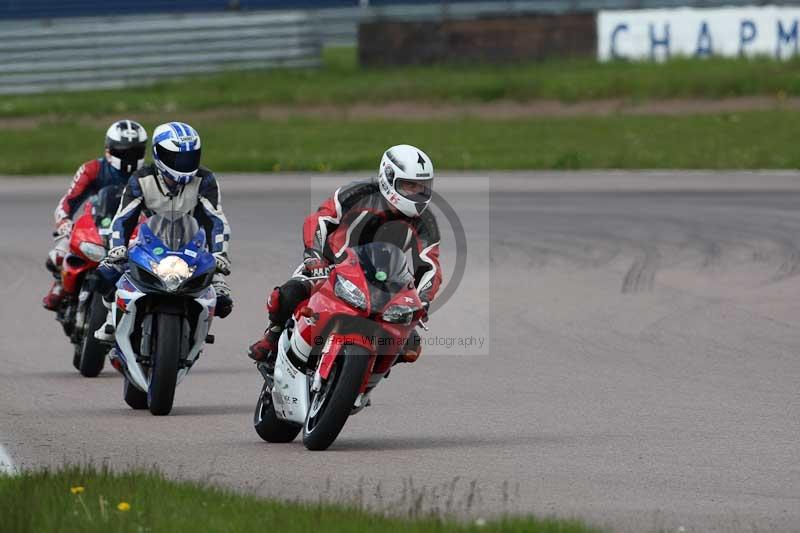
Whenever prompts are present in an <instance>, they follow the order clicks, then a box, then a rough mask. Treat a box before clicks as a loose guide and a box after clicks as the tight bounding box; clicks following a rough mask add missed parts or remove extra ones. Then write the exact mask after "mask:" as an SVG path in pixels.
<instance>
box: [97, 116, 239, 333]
mask: <svg viewBox="0 0 800 533" xmlns="http://www.w3.org/2000/svg"><path fill="white" fill-rule="evenodd" d="M200 155H201V142H200V135H199V134H198V133H197V131H196V130H195V129H194V128H192V127H191V126H189V125H188V124H185V123H183V122H168V123H166V124H161V125H160V126H158V127H157V128H156V129H155V131H154V132H153V163H152V164H150V165H145V166H144V167H142V168H141V169H139V170H138V171H137V172H135V173H134V174H133V175H132V176H131V177H130V179H129V180H128V184H127V186H126V187H125V191H124V192H123V194H122V201H121V203H120V205H119V210H118V211H117V214H116V216H114V220H113V222H112V223H111V229H112V234H111V243H110V246H111V249H110V250H109V252H108V255H107V257H106V259H105V260H104V261H103V263H101V264H100V267H99V268H98V274H99V275H100V277H101V279H102V282H101V290H102V291H103V292H104V293H105V295H106V303H107V306H108V307H109V309H110V306H111V298H112V297H113V292H114V291H113V289H114V284H116V282H117V280H118V279H119V277H120V276H121V274H122V271H123V270H124V268H123V265H124V261H125V259H126V258H127V256H128V240H129V239H130V236H131V233H133V230H134V228H135V227H136V225H137V223H138V220H139V215H140V214H142V213H144V214H145V215H146V216H152V215H156V214H163V213H169V212H172V211H178V212H181V213H184V214H191V215H192V216H194V218H196V219H197V221H198V222H199V223H200V226H201V227H203V228H205V230H206V237H207V242H208V245H209V248H210V251H211V252H212V253H213V254H214V258H215V259H216V260H217V274H216V275H215V276H214V280H213V282H212V284H213V286H214V289H215V290H216V293H217V306H216V309H215V315H216V316H218V317H220V318H225V317H226V316H228V315H229V314H230V312H231V310H232V309H233V300H232V299H231V291H230V288H229V287H228V284H227V283H226V282H225V276H227V275H229V274H230V269H231V262H230V260H229V259H228V242H229V241H230V226H229V225H228V220H227V219H226V218H225V214H224V213H223V212H222V201H221V199H222V194H221V193H220V190H219V185H218V183H217V179H216V177H215V176H214V174H213V173H212V172H211V171H210V170H209V169H207V168H205V167H203V166H201V165H200ZM113 331H114V321H113V316H111V313H109V318H108V319H107V320H106V324H103V326H102V327H101V328H100V329H99V330H97V332H95V337H96V338H98V339H100V340H103V341H109V342H110V341H111V340H113Z"/></svg>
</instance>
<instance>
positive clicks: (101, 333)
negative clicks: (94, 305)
mask: <svg viewBox="0 0 800 533" xmlns="http://www.w3.org/2000/svg"><path fill="white" fill-rule="evenodd" d="M103 305H105V306H106V309H108V314H107V315H106V321H105V323H104V324H103V325H102V326H100V327H99V328H98V329H97V331H95V332H94V338H95V339H97V340H99V341H100V342H105V343H108V344H113V343H114V329H115V328H114V310H113V309H112V308H111V302H108V301H106V299H105V298H103Z"/></svg>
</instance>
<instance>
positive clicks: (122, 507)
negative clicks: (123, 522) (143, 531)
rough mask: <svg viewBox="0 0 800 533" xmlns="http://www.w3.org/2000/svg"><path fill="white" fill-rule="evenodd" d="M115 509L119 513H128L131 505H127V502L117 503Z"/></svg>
mask: <svg viewBox="0 0 800 533" xmlns="http://www.w3.org/2000/svg"><path fill="white" fill-rule="evenodd" d="M117 509H119V510H120V511H123V512H125V511H130V510H131V504H129V503H128V502H119V503H118V504H117Z"/></svg>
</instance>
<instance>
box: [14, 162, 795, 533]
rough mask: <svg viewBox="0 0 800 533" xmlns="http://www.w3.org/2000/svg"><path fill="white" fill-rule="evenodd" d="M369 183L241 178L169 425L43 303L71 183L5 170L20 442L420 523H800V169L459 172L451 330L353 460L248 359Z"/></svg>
mask: <svg viewBox="0 0 800 533" xmlns="http://www.w3.org/2000/svg"><path fill="white" fill-rule="evenodd" d="M351 177H352V176H349V177H343V176H338V177H309V176H299V175H279V176H268V177H259V176H252V175H251V176H223V177H222V178H221V182H222V187H223V190H224V192H225V196H224V200H223V202H224V206H225V211H226V213H227V214H228V217H229V219H230V222H231V226H232V231H233V241H232V252H233V261H234V269H235V272H234V274H233V276H232V279H231V285H232V287H233V290H234V293H235V298H236V308H235V310H234V314H233V315H231V317H229V318H228V319H226V320H224V321H217V322H215V324H214V327H213V332H214V333H215V334H216V337H217V343H216V344H215V345H213V346H209V347H208V348H207V350H206V353H205V354H204V356H203V357H202V358H201V360H200V361H199V363H198V365H197V366H196V367H195V369H194V370H193V371H192V373H191V374H189V376H188V377H187V379H186V380H185V381H184V382H183V383H182V384H181V385H180V387H179V388H178V391H177V394H176V400H175V408H174V411H173V414H172V415H170V416H168V417H161V418H156V417H153V416H151V415H150V414H149V413H147V412H134V411H132V410H130V409H129V408H128V407H127V406H126V405H125V404H124V403H123V401H122V398H121V394H122V381H121V379H120V377H119V376H118V375H117V374H116V373H115V372H114V371H113V370H111V369H109V368H108V367H107V368H106V370H105V371H104V372H103V374H102V375H101V377H99V378H97V379H93V380H89V379H85V378H82V377H80V376H79V375H78V374H77V372H75V371H74V370H73V369H72V367H71V363H70V361H71V351H70V348H69V346H68V342H67V339H66V338H65V337H64V336H63V334H62V333H61V331H60V327H59V325H58V324H57V323H56V322H55V321H54V320H53V317H52V315H51V314H50V313H48V312H46V311H44V310H43V309H42V308H41V305H40V300H41V297H42V296H43V294H44V292H45V290H46V287H47V285H48V283H49V281H48V274H47V273H46V272H45V270H44V268H43V264H44V259H45V254H46V252H47V250H48V247H49V245H50V237H49V233H50V231H51V229H50V228H51V221H52V212H53V209H54V207H55V203H56V201H57V199H58V197H59V196H60V194H62V193H63V191H64V189H65V188H66V186H67V183H68V178H67V177H65V178H63V179H53V178H42V179H26V180H21V179H12V178H8V179H3V181H0V187H1V188H2V195H0V249H2V260H1V261H0V295H1V296H2V308H0V336H1V338H2V344H1V345H0V346H1V347H0V350H1V351H0V445H2V447H4V448H5V449H6V451H7V452H8V455H9V456H10V457H11V459H12V460H13V462H14V463H15V464H16V466H17V467H18V468H19V467H34V466H42V465H57V464H61V463H62V462H64V461H65V460H66V461H69V462H84V461H92V462H94V463H103V462H107V463H110V464H112V465H114V466H115V467H120V468H122V467H126V466H129V465H153V464H155V465H158V466H159V467H160V468H161V469H162V470H163V471H164V472H166V473H168V474H169V475H171V476H175V477H181V478H193V479H203V480H210V481H213V482H216V483H220V484H223V485H227V486H232V487H236V488H240V489H243V490H247V491H252V492H256V493H258V494H262V495H272V496H279V497H284V498H299V497H302V498H308V499H313V500H316V499H319V498H323V499H331V500H346V501H350V502H357V503H359V502H361V503H364V504H365V505H370V506H373V507H376V508H391V509H393V510H394V511H395V512H404V509H407V510H409V511H413V510H414V509H417V508H419V507H422V508H426V509H430V508H434V509H439V510H449V511H451V512H455V513H460V514H462V515H465V516H472V517H477V516H487V515H490V514H493V513H500V512H506V511H508V512H519V513H525V512H535V513H537V514H544V515H547V514H556V515H559V516H580V517H585V518H587V519H589V520H591V521H592V522H594V523H596V524H598V525H610V526H612V527H614V528H616V529H619V530H630V531H643V530H659V529H664V530H676V529H678V528H679V527H683V528H685V530H687V531H693V530H695V531H711V530H717V531H738V530H748V531H752V530H756V531H772V530H784V531H797V530H800V394H799V392H798V390H799V389H800V359H798V353H800V329H798V327H797V325H798V323H799V322H800V276H798V274H800V176H798V175H797V174H794V173H685V174H676V173H614V172H612V173H596V172H588V173H530V174H500V173H496V174H493V175H492V177H491V178H487V177H486V176H475V177H473V178H463V177H457V176H452V175H451V176H449V177H444V178H441V179H438V178H437V179H438V181H437V190H438V191H439V192H440V193H441V194H442V195H443V197H444V198H445V199H446V200H447V203H448V205H449V206H451V207H452V208H453V210H454V211H455V212H456V214H457V215H458V220H456V221H455V222H454V224H453V226H451V225H450V223H449V222H447V223H446V222H443V223H442V225H443V226H446V228H445V229H444V230H443V232H444V236H445V238H444V240H445V242H444V244H443V253H442V256H443V261H444V263H445V266H446V268H445V270H446V272H447V276H452V275H453V272H454V271H455V270H456V268H455V264H456V263H457V262H458V261H457V257H458V254H457V250H456V247H455V246H454V244H453V243H454V242H455V237H456V234H458V233H459V230H458V224H459V223H460V224H461V225H462V226H463V230H464V235H465V236H466V242H467V250H466V256H463V255H462V256H461V257H462V259H464V258H465V260H464V275H463V279H462V281H461V284H460V286H459V287H458V290H457V291H456V292H455V295H454V296H453V297H452V298H450V299H449V300H448V301H447V302H445V304H444V305H443V306H442V307H440V309H438V310H437V311H436V312H435V313H434V315H433V318H432V320H431V322H430V326H431V332H430V333H428V334H426V336H427V338H429V339H431V338H434V339H435V340H434V341H431V342H430V345H429V346H428V347H427V348H426V352H425V353H423V356H422V358H421V359H420V361H419V362H418V363H416V364H415V365H404V366H401V367H397V368H395V369H394V370H393V372H392V375H391V376H390V378H389V379H388V380H387V381H386V382H385V383H383V384H382V385H381V386H379V387H378V389H377V390H376V391H375V394H374V395H373V405H372V406H371V407H370V408H368V409H367V410H365V411H364V412H362V413H360V414H358V415H357V416H355V417H353V418H352V419H351V420H350V421H349V422H348V424H347V426H346V427H345V429H344V431H343V432H342V434H341V436H340V438H339V440H338V441H337V442H336V443H335V445H334V446H333V447H332V448H331V449H330V450H329V451H327V452H323V453H312V452H308V451H306V450H305V449H304V448H303V447H302V444H300V443H299V441H298V442H295V443H294V444H290V445H268V444H266V443H264V442H262V441H261V440H260V439H259V438H258V436H257V435H256V434H255V432H254V431H253V429H252V427H251V417H252V410H253V406H254V404H255V401H256V396H257V393H258V390H259V387H260V382H261V378H260V377H259V376H258V375H257V373H256V372H255V370H254V368H253V367H252V365H251V364H250V363H249V360H248V359H247V358H246V357H245V355H244V351H245V348H246V346H247V345H248V344H249V343H250V342H251V341H252V340H253V339H254V338H255V337H256V336H257V335H259V334H260V333H261V331H262V330H263V327H264V312H263V305H264V296H265V294H266V292H267V290H268V289H271V288H272V287H273V286H274V285H276V284H278V283H280V282H282V281H283V279H284V278H285V277H286V276H287V275H288V273H289V272H290V270H291V269H292V267H293V266H294V265H295V264H296V263H297V262H298V261H299V258H300V253H301V244H300V224H301V222H302V219H303V217H304V215H305V214H306V212H307V211H308V210H309V208H310V207H311V206H312V205H316V203H318V201H319V200H320V199H321V197H322V196H323V195H324V194H325V192H327V191H330V190H332V189H333V188H334V187H335V185H336V184H337V183H339V182H343V181H347V180H349V179H350V178H351ZM441 218H442V219H445V218H447V217H441ZM450 218H451V222H452V217H450ZM452 227H455V228H456V230H453V229H452ZM461 251H462V252H463V250H461ZM481 341H482V342H481Z"/></svg>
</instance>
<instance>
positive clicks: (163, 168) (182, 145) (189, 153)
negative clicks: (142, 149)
mask: <svg viewBox="0 0 800 533" xmlns="http://www.w3.org/2000/svg"><path fill="white" fill-rule="evenodd" d="M153 162H154V163H155V164H156V168H158V170H159V172H161V175H162V176H163V177H165V178H169V179H171V180H172V181H174V182H176V183H178V184H180V185H186V184H187V183H189V182H190V181H192V178H194V176H195V174H197V170H198V169H199V168H200V135H199V134H198V133H197V131H196V130H195V129H194V128H193V127H191V126H189V125H188V124H184V123H183V122H167V123H166V124H161V125H160V126H158V127H156V129H155V131H153Z"/></svg>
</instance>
